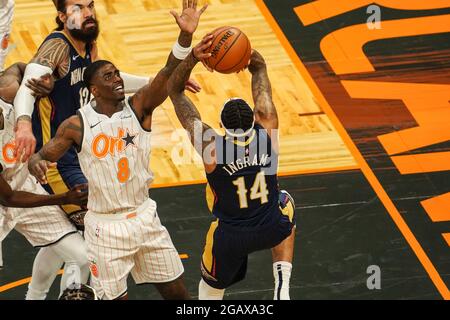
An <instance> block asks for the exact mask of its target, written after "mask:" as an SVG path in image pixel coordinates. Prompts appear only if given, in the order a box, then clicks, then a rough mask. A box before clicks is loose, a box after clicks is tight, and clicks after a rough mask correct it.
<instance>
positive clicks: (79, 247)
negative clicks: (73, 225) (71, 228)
mask: <svg viewBox="0 0 450 320" xmlns="http://www.w3.org/2000/svg"><path fill="white" fill-rule="evenodd" d="M51 248H52V250H53V251H54V252H55V253H56V254H58V256H60V257H61V258H62V260H63V261H64V263H65V265H64V273H63V275H62V277H61V285H60V293H59V294H60V296H61V295H62V293H63V292H64V290H65V289H66V288H67V287H68V286H71V285H75V286H76V285H80V284H87V283H88V280H89V274H90V271H89V261H88V258H87V247H86V243H85V242H84V240H83V237H82V236H81V235H80V234H79V233H72V234H70V235H68V236H67V237H65V238H63V239H62V240H61V241H59V242H57V243H56V244H54V245H52V246H51Z"/></svg>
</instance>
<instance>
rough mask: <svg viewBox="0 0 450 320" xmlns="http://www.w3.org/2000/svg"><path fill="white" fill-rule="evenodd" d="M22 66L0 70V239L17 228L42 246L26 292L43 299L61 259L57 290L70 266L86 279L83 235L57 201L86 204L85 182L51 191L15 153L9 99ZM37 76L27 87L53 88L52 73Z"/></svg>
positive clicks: (64, 284)
mask: <svg viewBox="0 0 450 320" xmlns="http://www.w3.org/2000/svg"><path fill="white" fill-rule="evenodd" d="M24 69H25V64H22V63H17V64H14V65H12V66H11V67H9V68H8V69H7V70H6V71H5V72H4V74H3V75H2V76H0V141H1V142H0V145H1V148H2V152H1V153H0V171H1V174H0V220H1V224H0V240H3V239H4V238H5V236H6V235H7V234H8V233H9V231H10V230H11V229H12V228H15V229H16V230H17V231H18V232H19V233H21V234H22V235H24V236H25V238H26V239H27V240H28V241H29V242H30V243H31V244H32V245H33V246H34V247H38V248H41V249H40V250H39V252H38V254H37V256H36V258H35V261H34V264H33V273H32V280H31V282H30V285H29V288H28V292H27V296H26V298H27V299H28V300H43V299H45V298H46V295H47V292H48V290H49V289H50V286H51V284H52V283H53V280H54V279H55V277H56V275H57V272H58V270H59V268H60V267H61V266H62V264H63V263H65V271H66V272H65V273H64V275H63V278H62V280H61V292H63V291H64V289H65V288H66V287H68V286H69V285H71V284H72V283H69V282H70V281H69V278H70V276H71V273H72V272H76V273H77V275H78V276H79V277H78V279H74V280H75V281H76V282H77V283H80V284H81V283H85V282H87V280H88V276H89V268H88V260H87V250H86V246H85V244H84V241H83V239H82V237H81V236H80V234H79V233H77V231H76V229H75V227H74V226H73V225H72V224H71V223H70V221H69V220H68V219H67V217H66V215H65V214H64V212H63V211H62V210H61V209H60V207H59V206H57V205H62V204H69V203H73V204H77V205H82V204H86V199H87V193H86V192H81V189H82V188H83V186H78V187H76V188H74V189H73V190H72V191H69V192H67V193H65V194H61V195H49V194H48V193H47V192H45V190H44V189H42V187H41V186H40V185H39V184H38V183H36V180H35V179H34V178H32V177H31V175H30V174H29V172H28V168H27V166H26V165H25V164H23V163H22V162H21V161H20V160H19V159H18V158H17V157H15V156H14V122H15V115H14V108H13V106H12V102H13V100H14V97H15V95H16V92H17V90H18V88H19V86H20V81H21V80H22V75H23V72H24ZM40 80H41V84H39V83H36V82H34V84H36V86H31V88H33V90H37V89H39V90H37V91H40V92H41V93H42V94H47V93H48V92H50V91H51V87H52V83H51V79H49V78H41V79H40ZM38 82H39V81H38ZM24 208H26V209H24Z"/></svg>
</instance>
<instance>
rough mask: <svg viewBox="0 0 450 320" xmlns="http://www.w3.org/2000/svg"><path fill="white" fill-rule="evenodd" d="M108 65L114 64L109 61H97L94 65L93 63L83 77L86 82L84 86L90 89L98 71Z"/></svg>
mask: <svg viewBox="0 0 450 320" xmlns="http://www.w3.org/2000/svg"><path fill="white" fill-rule="evenodd" d="M107 64H112V62H110V61H107V60H98V61H95V62H93V63H91V64H90V65H89V66H88V67H87V68H86V70H84V75H83V81H84V85H85V86H86V87H87V88H88V89H89V87H90V86H91V85H92V79H93V78H94V77H95V75H96V74H97V71H98V70H99V69H100V68H101V67H103V66H106V65H107Z"/></svg>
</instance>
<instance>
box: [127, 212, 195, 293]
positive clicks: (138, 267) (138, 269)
mask: <svg viewBox="0 0 450 320" xmlns="http://www.w3.org/2000/svg"><path fill="white" fill-rule="evenodd" d="M130 223H132V225H133V226H135V227H139V229H142V230H143V239H144V243H141V244H140V248H139V251H137V252H136V254H135V255H134V265H135V266H134V268H133V270H132V271H131V275H132V276H133V279H134V281H135V282H136V283H137V284H143V283H153V284H154V285H155V286H156V288H157V289H158V291H159V293H160V294H161V296H162V297H163V298H164V299H169V300H182V299H183V300H184V299H190V296H189V292H188V290H187V289H186V286H185V284H184V279H183V273H184V267H183V263H182V262H181V259H180V256H179V254H178V251H177V250H176V249H175V246H174V245H173V243H172V239H171V238H170V235H169V232H168V231H167V229H166V228H165V227H164V226H163V225H162V224H161V221H160V220H159V217H158V215H157V213H156V212H155V211H154V209H150V210H148V211H146V212H142V213H140V214H139V215H138V217H137V218H136V219H133V220H131V221H130ZM139 229H138V230H139Z"/></svg>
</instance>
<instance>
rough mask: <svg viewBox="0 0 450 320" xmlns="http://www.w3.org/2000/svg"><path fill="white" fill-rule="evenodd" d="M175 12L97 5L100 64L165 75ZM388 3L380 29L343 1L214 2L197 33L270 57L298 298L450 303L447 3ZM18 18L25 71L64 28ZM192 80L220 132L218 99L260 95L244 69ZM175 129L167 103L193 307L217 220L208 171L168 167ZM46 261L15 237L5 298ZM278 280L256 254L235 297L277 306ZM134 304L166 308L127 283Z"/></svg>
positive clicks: (132, 4)
mask: <svg viewBox="0 0 450 320" xmlns="http://www.w3.org/2000/svg"><path fill="white" fill-rule="evenodd" d="M178 2H179V1H178V0H171V1H152V0H149V1H143V0H133V1H131V0H129V1H121V0H117V1H96V6H97V10H98V13H99V17H100V21H101V26H102V33H101V39H100V50H101V55H102V56H103V57H104V58H106V59H110V60H112V61H114V62H115V63H116V64H117V65H118V66H119V67H120V68H121V69H123V70H124V71H127V72H134V73H138V74H142V75H145V74H154V73H155V72H156V71H157V70H158V68H159V66H160V65H162V63H163V62H164V60H165V57H166V55H167V52H168V50H169V48H170V47H171V44H172V42H173V40H174V37H175V34H176V26H175V25H174V23H173V21H172V20H171V19H172V18H171V16H169V15H168V10H169V9H171V8H175V7H177V6H178V5H179V4H178ZM381 2H383V4H382V5H380V9H381V12H382V17H383V20H382V28H381V29H380V30H375V31H373V32H372V31H369V30H368V29H367V26H366V21H367V12H366V9H367V5H369V3H367V4H366V3H364V1H349V2H345V3H344V2H336V1H333V0H317V1H311V0H254V1H253V0H241V1H239V0H222V1H219V0H217V1H216V0H211V1H209V3H210V8H209V9H208V11H207V12H206V13H205V16H204V19H203V21H202V22H203V23H202V25H201V26H200V28H199V32H198V35H197V38H198V37H201V35H202V34H204V33H206V32H207V31H208V30H211V29H214V28H215V27H217V26H221V25H237V26H239V27H240V28H242V30H244V31H245V32H246V33H247V34H248V35H249V38H250V39H251V41H252V44H253V46H254V47H255V48H257V49H258V50H260V52H262V53H263V55H264V56H265V57H266V59H267V62H268V65H269V73H270V77H271V79H272V83H273V87H274V98H275V103H276V105H277V107H278V110H279V113H280V116H281V122H280V123H281V128H280V129H281V145H282V147H281V161H280V175H281V176H282V177H281V178H280V187H281V188H284V189H287V190H289V192H290V193H291V194H292V195H293V196H294V198H295V200H296V215H297V233H296V244H295V257H294V263H293V266H294V268H293V275H292V279H291V297H292V298H293V299H450V291H449V289H448V288H449V287H450V252H449V248H450V202H449V199H450V184H449V181H450V168H449V167H448V163H449V162H448V159H449V158H448V155H449V152H450V136H449V135H448V132H450V127H448V125H449V122H448V121H446V119H448V117H447V115H448V110H449V109H448V102H449V101H450V96H449V95H448V93H449V92H450V88H449V85H450V83H449V77H448V75H449V74H450V41H449V40H450V24H449V21H450V18H449V17H450V3H448V2H447V1H440V0H430V1H427V2H421V1H407V0H404V1H403V0H400V1H395V3H394V2H386V1H380V3H381ZM16 12H17V14H16V20H15V24H14V31H13V41H14V44H15V45H16V46H17V47H16V49H14V51H13V52H11V55H10V57H9V59H10V60H8V62H12V61H16V60H23V61H27V60H28V59H29V58H30V57H31V52H33V51H34V50H35V49H36V47H37V46H38V45H39V43H40V41H41V40H42V38H43V36H44V35H45V34H47V33H48V32H49V31H50V30H51V29H52V28H53V23H52V17H53V14H54V8H53V7H52V4H51V1H50V0H48V1H31V0H22V1H19V0H18V1H17V10H16ZM244 13H245V14H244ZM43 17H45V18H43ZM25 48H26V49H25ZM19 49H20V50H19ZM194 77H195V79H196V80H197V81H199V82H200V83H201V85H202V86H203V88H204V90H203V92H202V93H201V94H199V95H197V96H193V97H192V99H193V100H194V102H195V103H196V104H197V105H198V106H199V108H200V112H201V114H202V116H203V117H204V119H205V120H206V121H207V122H208V123H209V124H210V125H212V126H217V122H218V120H217V118H216V116H217V113H218V111H219V109H220V103H219V104H218V101H222V100H225V98H226V97H228V96H236V95H240V96H243V97H244V98H246V99H250V97H251V96H250V94H251V92H250V88H249V81H250V78H249V75H248V74H247V73H240V74H238V75H232V76H224V75H220V74H216V73H215V74H210V73H208V72H206V71H205V70H203V69H202V68H201V67H198V68H197V69H196V70H195V71H194ZM211 108H213V110H214V111H215V112H211V110H212V109H211ZM179 128H180V125H179V123H178V121H177V119H176V117H175V114H174V112H173V107H172V106H171V105H170V103H167V102H166V103H165V104H164V105H163V107H162V108H161V109H160V110H159V111H158V113H157V114H156V129H155V132H156V133H155V135H154V142H155V150H154V152H153V153H152V159H151V166H152V168H153V169H154V171H155V173H156V181H155V185H154V186H153V188H152V189H151V195H152V197H153V198H154V199H155V200H156V201H157V202H158V211H159V214H160V216H161V220H162V222H163V224H165V225H166V226H167V228H168V230H169V232H170V233H171V236H172V239H173V241H174V244H175V245H176V246H177V248H178V250H179V252H180V253H181V254H182V255H183V256H182V257H183V263H184V266H185V270H186V274H185V277H186V284H187V286H188V289H189V291H190V293H191V294H192V295H193V297H194V298H195V297H196V294H197V285H198V281H199V279H200V270H199V263H200V257H201V253H202V248H203V245H204V236H205V234H206V232H207V230H208V226H209V224H210V223H211V221H212V217H211V215H210V213H209V212H208V210H207V208H206V204H205V201H204V189H205V185H204V184H203V183H202V180H203V179H204V175H203V173H202V170H201V165H200V163H199V162H195V163H191V164H178V163H174V162H173V161H172V157H171V153H172V152H173V150H174V146H175V147H177V146H179V145H180V143H181V144H182V142H180V141H181V139H179V140H177V137H178V136H173V132H174V131H175V130H176V129H179ZM421 132H423V133H424V134H423V135H421V134H417V133H421ZM197 160H198V159H197ZM168 199H170V201H169V200H168ZM17 252H20V253H21V257H20V259H19V258H18V257H17ZM35 254H36V250H35V249H33V248H31V247H30V246H29V245H28V244H27V243H26V240H24V239H23V237H21V236H20V235H18V234H17V233H15V232H14V233H12V234H11V236H10V237H8V238H7V239H6V240H5V242H4V259H5V268H4V269H3V270H1V271H0V299H22V298H23V296H24V293H25V290H26V283H27V281H28V279H27V277H29V275H30V273H31V265H32V261H33V258H34V255H35ZM370 266H379V267H380V270H381V288H380V289H376V290H371V289H369V288H368V286H367V279H368V278H369V276H370V274H369V273H368V271H367V270H368V267H370ZM14 281H19V282H14ZM272 286H273V277H272V270H271V257H270V253H269V252H258V253H255V254H252V255H251V256H250V258H249V265H248V274H247V278H246V279H245V281H243V282H241V283H239V284H237V285H235V286H233V287H231V288H230V289H229V290H227V294H226V297H225V298H226V299H238V300H245V299H267V300H268V299H271V298H272ZM56 294H57V284H56V283H55V285H54V287H53V288H52V291H51V293H50V297H51V298H54V297H55V296H56ZM130 296H131V298H133V299H159V296H158V294H157V292H156V290H155V289H154V288H152V287H150V286H141V287H137V286H134V285H133V284H132V283H131V282H130Z"/></svg>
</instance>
